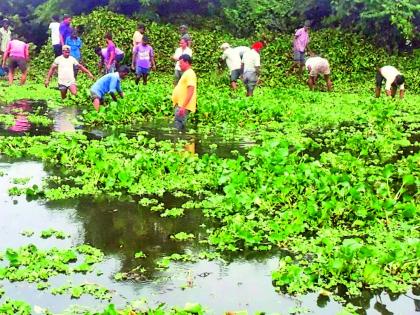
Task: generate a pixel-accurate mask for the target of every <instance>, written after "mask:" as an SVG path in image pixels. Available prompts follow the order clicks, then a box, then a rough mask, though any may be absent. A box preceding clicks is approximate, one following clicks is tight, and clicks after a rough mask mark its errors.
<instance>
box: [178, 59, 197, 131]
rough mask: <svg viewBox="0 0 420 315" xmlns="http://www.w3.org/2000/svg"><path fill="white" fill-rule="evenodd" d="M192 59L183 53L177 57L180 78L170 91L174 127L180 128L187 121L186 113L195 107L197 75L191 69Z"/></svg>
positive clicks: (194, 109)
mask: <svg viewBox="0 0 420 315" xmlns="http://www.w3.org/2000/svg"><path fill="white" fill-rule="evenodd" d="M191 63H192V59H191V56H190V55H187V54H184V55H181V57H179V66H180V68H181V71H182V76H181V79H179V81H178V84H177V85H176V86H175V88H174V90H173V92H172V103H173V104H174V107H175V128H177V129H178V130H182V129H184V128H185V125H186V123H187V118H188V114H189V113H190V112H193V113H195V111H196V109H197V76H196V75H195V72H194V70H193V69H191Z"/></svg>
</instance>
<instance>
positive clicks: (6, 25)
mask: <svg viewBox="0 0 420 315" xmlns="http://www.w3.org/2000/svg"><path fill="white" fill-rule="evenodd" d="M2 24H3V27H5V28H8V27H9V25H10V22H9V20H8V19H3V23H2Z"/></svg>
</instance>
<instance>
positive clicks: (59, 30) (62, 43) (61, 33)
mask: <svg viewBox="0 0 420 315" xmlns="http://www.w3.org/2000/svg"><path fill="white" fill-rule="evenodd" d="M58 32H59V34H60V44H61V46H63V45H64V44H65V43H66V38H64V36H63V26H62V25H60V27H59V28H58Z"/></svg>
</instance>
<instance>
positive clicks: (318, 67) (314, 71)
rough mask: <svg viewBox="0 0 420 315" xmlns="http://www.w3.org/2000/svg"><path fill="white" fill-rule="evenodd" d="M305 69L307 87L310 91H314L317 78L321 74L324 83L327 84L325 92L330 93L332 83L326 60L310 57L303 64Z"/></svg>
mask: <svg viewBox="0 0 420 315" xmlns="http://www.w3.org/2000/svg"><path fill="white" fill-rule="evenodd" d="M305 68H306V70H308V72H309V79H308V86H309V89H310V90H311V91H313V90H314V88H315V85H316V81H317V80H318V76H319V75H320V74H322V75H323V76H324V79H325V82H326V83H327V90H328V91H331V89H332V81H331V77H330V74H331V70H330V64H329V63H328V60H327V59H325V58H321V57H316V56H315V55H313V54H312V55H311V57H310V58H308V60H306V62H305Z"/></svg>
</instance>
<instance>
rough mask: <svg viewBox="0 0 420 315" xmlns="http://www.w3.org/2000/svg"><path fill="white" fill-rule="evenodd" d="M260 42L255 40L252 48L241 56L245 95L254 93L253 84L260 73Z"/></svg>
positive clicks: (261, 45)
mask: <svg viewBox="0 0 420 315" xmlns="http://www.w3.org/2000/svg"><path fill="white" fill-rule="evenodd" d="M263 46H264V45H263V43H262V42H256V43H254V44H253V45H252V47H251V48H252V49H251V50H250V51H248V52H246V53H245V54H244V56H243V58H242V73H243V80H244V84H245V86H246V96H252V95H253V94H254V89H255V86H256V85H257V83H258V77H259V75H260V66H261V62H260V51H261V49H262V48H263Z"/></svg>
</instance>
